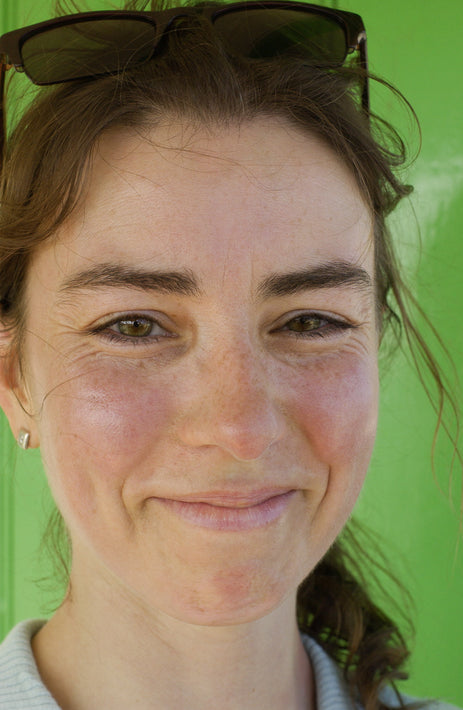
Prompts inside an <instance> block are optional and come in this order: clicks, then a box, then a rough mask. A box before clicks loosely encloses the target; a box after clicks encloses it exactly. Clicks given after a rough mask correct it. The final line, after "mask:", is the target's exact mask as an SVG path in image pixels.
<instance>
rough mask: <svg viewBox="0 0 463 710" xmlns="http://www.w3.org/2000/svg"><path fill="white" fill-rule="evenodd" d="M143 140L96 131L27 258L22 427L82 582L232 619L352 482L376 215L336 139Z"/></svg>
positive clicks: (244, 613)
mask: <svg viewBox="0 0 463 710" xmlns="http://www.w3.org/2000/svg"><path fill="white" fill-rule="evenodd" d="M150 138H151V142H148V141H146V140H143V139H142V138H140V137H139V136H136V137H135V136H133V135H130V134H128V133H122V132H119V133H113V134H112V135H110V134H108V135H107V136H106V137H104V139H103V140H102V141H101V144H100V149H99V152H98V154H97V156H96V158H95V162H94V165H93V170H92V174H91V178H90V182H89V184H88V190H87V191H86V197H85V200H84V203H83V205H82V206H81V208H80V209H79V210H78V211H77V212H76V213H75V214H74V215H73V216H72V218H71V219H69V220H68V221H67V223H66V224H65V225H64V226H63V227H62V228H61V230H60V232H59V234H58V235H57V239H56V240H55V241H54V243H49V244H48V245H45V246H44V247H42V248H41V249H40V250H39V251H38V252H37V254H36V256H35V262H34V265H33V268H32V269H31V272H30V275H29V281H28V288H27V332H26V336H25V341H24V364H25V369H24V372H25V385H26V389H27V393H28V394H27V397H28V403H27V404H28V407H29V409H30V410H31V411H32V412H33V413H34V419H33V422H32V423H30V427H29V428H32V434H33V440H35V441H39V442H40V445H41V449H42V455H43V459H44V463H45V468H46V471H47V475H48V478H49V482H50V486H51V488H52V491H53V494H54V496H55V499H56V501H57V504H58V507H59V508H60V510H61V512H62V514H63V516H64V519H65V521H66V523H67V525H68V528H69V530H70V535H71V538H72V542H73V552H74V558H73V572H72V575H73V577H74V579H75V580H76V579H78V578H79V575H80V576H81V578H82V579H83V578H86V579H87V578H90V579H91V580H92V582H91V583H92V584H95V580H97V579H98V578H100V579H101V580H105V583H108V582H109V583H110V584H111V586H112V588H113V589H116V590H119V591H120V592H121V593H123V594H125V595H129V597H130V598H133V599H137V600H138V601H139V602H140V603H142V604H143V605H145V606H147V607H149V608H151V609H152V610H156V609H159V610H161V611H163V612H165V613H167V614H170V615H172V616H174V617H176V618H179V619H184V620H187V621H191V622H194V623H205V624H218V623H235V622H238V621H245V620H249V619H252V618H256V617H259V616H262V615H264V614H265V613H267V612H269V611H270V610H271V609H273V608H275V607H276V606H277V605H278V604H279V603H281V601H282V600H283V599H284V598H287V597H288V595H291V594H293V595H294V594H295V591H296V588H297V585H298V584H299V583H300V582H301V581H302V579H303V578H304V577H305V576H306V575H307V574H308V572H309V571H310V570H311V569H312V568H313V567H314V565H315V564H316V563H317V562H318V561H319V559H320V558H321V557H322V556H323V554H324V553H325V552H326V551H327V549H328V548H329V546H330V545H331V544H332V542H333V541H334V539H335V537H336V536H337V534H338V533H339V531H340V530H341V528H342V526H343V525H344V523H345V522H346V519H347V518H348V516H349V514H350V512H351V510H352V507H353V505H354V503H355V500H356V498H357V496H358V494H359V491H360V488H361V486H362V483H363V480H364V477H365V474H366V471H367V467H368V463H369V459H370V455H371V451H372V447H373V441H374V435H375V429H376V411H377V389H378V388H377V362H376V360H377V358H376V356H377V329H376V322H375V302H374V283H373V282H374V275H373V247H372V237H371V217H370V215H369V212H368V210H367V208H366V207H365V205H364V202H363V201H362V198H361V196H360V194H359V192H358V189H357V187H356V184H355V181H354V178H353V177H352V175H351V174H350V173H349V171H348V170H347V168H346V167H345V166H344V165H343V163H342V162H341V161H340V160H339V158H337V157H336V156H335V155H334V154H333V153H332V152H331V151H330V149H328V148H327V147H326V146H325V145H324V144H322V143H321V141H319V140H318V139H316V138H313V137H307V136H303V135H302V134H301V133H299V132H297V131H295V130H294V129H292V128H290V127H289V126H288V125H287V124H285V123H283V122H277V121H270V120H269V119H266V120H264V119H262V120H259V121H254V122H253V123H250V124H247V125H244V126H241V128H237V127H235V128H230V129H228V130H226V131H225V130H222V131H221V132H220V135H218V134H217V133H214V132H212V131H207V130H206V129H204V130H202V131H197V130H196V131H194V130H193V129H191V130H190V131H189V130H188V127H187V126H181V125H175V126H172V125H171V126H170V127H169V128H162V127H160V128H157V129H156V130H155V131H153V132H152V133H151V136H150ZM17 417H18V418H19V417H20V415H19V414H18V415H17Z"/></svg>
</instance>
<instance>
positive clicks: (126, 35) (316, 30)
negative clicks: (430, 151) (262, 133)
mask: <svg viewBox="0 0 463 710" xmlns="http://www.w3.org/2000/svg"><path fill="white" fill-rule="evenodd" d="M197 14H201V15H202V16H204V17H206V18H207V19H208V20H209V21H210V22H211V23H212V25H213V27H214V31H215V32H216V34H217V36H218V37H219V39H220V41H221V42H222V43H223V45H224V47H225V49H226V51H227V52H228V53H230V54H233V55H239V56H242V57H246V58H249V59H271V58H272V57H277V56H284V55H295V56H298V57H300V58H301V59H304V60H310V61H313V62H314V63H316V64H318V65H320V66H326V67H327V68H333V67H336V66H342V65H343V64H344V62H345V61H346V58H347V57H348V56H349V55H351V54H352V53H354V52H358V63H359V66H360V67H361V68H362V69H364V70H366V68H367V55H366V33H365V27H364V25H363V22H362V19H361V17H360V16H359V15H356V14H354V13H352V12H345V11H341V10H332V9H330V8H326V7H320V6H318V5H312V4H308V3H303V2H298V1H297V2H292V1H288V2H280V1H279V0H267V1H265V0H263V2H258V1H254V0H250V1H249V2H237V3H231V4H229V5H207V4H202V5H198V6H196V7H195V6H191V7H177V8H171V9H168V10H162V11H159V12H144V11H143V12H142V11H125V10H118V11H101V12H83V13H77V14H75V15H67V16H64V17H57V18H55V19H52V20H49V21H47V22H40V23H38V24H35V25H30V26H29V27H23V28H22V29H18V30H14V31H12V32H8V33H7V34H4V35H3V36H2V37H0V114H1V115H0V123H1V125H0V131H1V135H0V155H1V154H2V153H3V143H4V137H5V133H4V106H3V103H4V99H3V94H4V80H5V72H6V71H7V70H8V69H10V68H11V67H14V68H15V69H16V70H17V71H20V72H24V73H25V74H26V75H27V76H28V77H29V79H30V80H31V81H32V82H33V83H34V84H38V85H40V86H45V85H49V84H60V83H62V82H67V81H75V80H82V79H92V78H95V77H98V76H103V75H106V74H115V73H119V72H122V71H125V70H127V69H129V68H131V67H135V66H139V65H142V64H144V63H145V62H148V61H150V60H151V59H152V58H153V57H155V56H156V52H157V51H159V48H160V44H161V41H162V39H163V37H164V36H165V34H166V32H167V31H168V30H169V29H170V28H172V27H173V26H174V25H177V24H178V22H179V21H180V20H181V19H182V18H185V17H191V16H192V15H197ZM365 76H366V74H365ZM361 100H362V107H363V109H364V111H365V112H366V113H367V114H368V111H369V99H368V83H367V80H366V79H365V81H364V83H363V86H362V98H361Z"/></svg>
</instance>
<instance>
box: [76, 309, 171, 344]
mask: <svg viewBox="0 0 463 710" xmlns="http://www.w3.org/2000/svg"><path fill="white" fill-rule="evenodd" d="M137 319H140V320H145V321H149V322H150V323H152V324H153V326H158V327H159V329H161V330H162V331H164V333H163V334H159V333H158V334H156V335H151V334H148V335H146V336H130V335H124V334H123V333H118V332H117V331H116V330H113V331H111V326H114V325H116V324H117V323H121V322H122V321H134V320H137ZM165 320H168V319H167V317H165V316H163V314H156V316H155V315H154V314H153V312H152V311H151V312H146V311H132V312H127V311H121V312H120V313H114V314H111V315H110V316H106V317H105V318H103V319H99V320H98V321H97V322H96V323H95V324H94V325H91V326H90V327H89V328H88V329H87V333H88V334H89V335H99V336H100V337H102V338H106V339H107V340H112V341H113V342H120V343H121V344H123V343H133V344H138V345H142V344H145V345H146V344H147V343H153V342H156V341H159V340H160V339H162V338H172V337H175V333H174V332H172V330H173V329H170V328H169V327H168V326H167V325H166V324H165V323H163V321H165Z"/></svg>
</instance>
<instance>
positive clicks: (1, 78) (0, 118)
mask: <svg viewBox="0 0 463 710" xmlns="http://www.w3.org/2000/svg"><path fill="white" fill-rule="evenodd" d="M7 68H8V65H7V64H5V62H4V61H3V58H2V57H1V56H0V173H1V170H2V166H3V154H4V150H5V123H6V115H5V114H6V107H5V74H6V70H7Z"/></svg>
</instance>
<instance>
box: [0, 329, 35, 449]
mask: <svg viewBox="0 0 463 710" xmlns="http://www.w3.org/2000/svg"><path fill="white" fill-rule="evenodd" d="M0 407H1V408H2V409H3V411H4V412H5V414H6V417H7V419H8V421H9V423H10V427H11V431H12V432H13V436H14V437H15V439H16V440H17V439H18V435H19V432H20V430H21V429H25V430H26V431H28V432H29V433H30V442H29V448H36V447H38V446H39V438H38V432H37V425H36V422H35V419H34V417H33V416H32V411H33V410H32V407H31V401H30V397H29V395H28V393H27V389H26V386H25V383H24V381H23V377H22V375H21V368H20V363H19V358H18V356H17V353H16V352H15V348H14V345H13V343H12V334H11V331H9V330H8V329H5V327H4V326H3V324H2V323H1V321H0Z"/></svg>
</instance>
